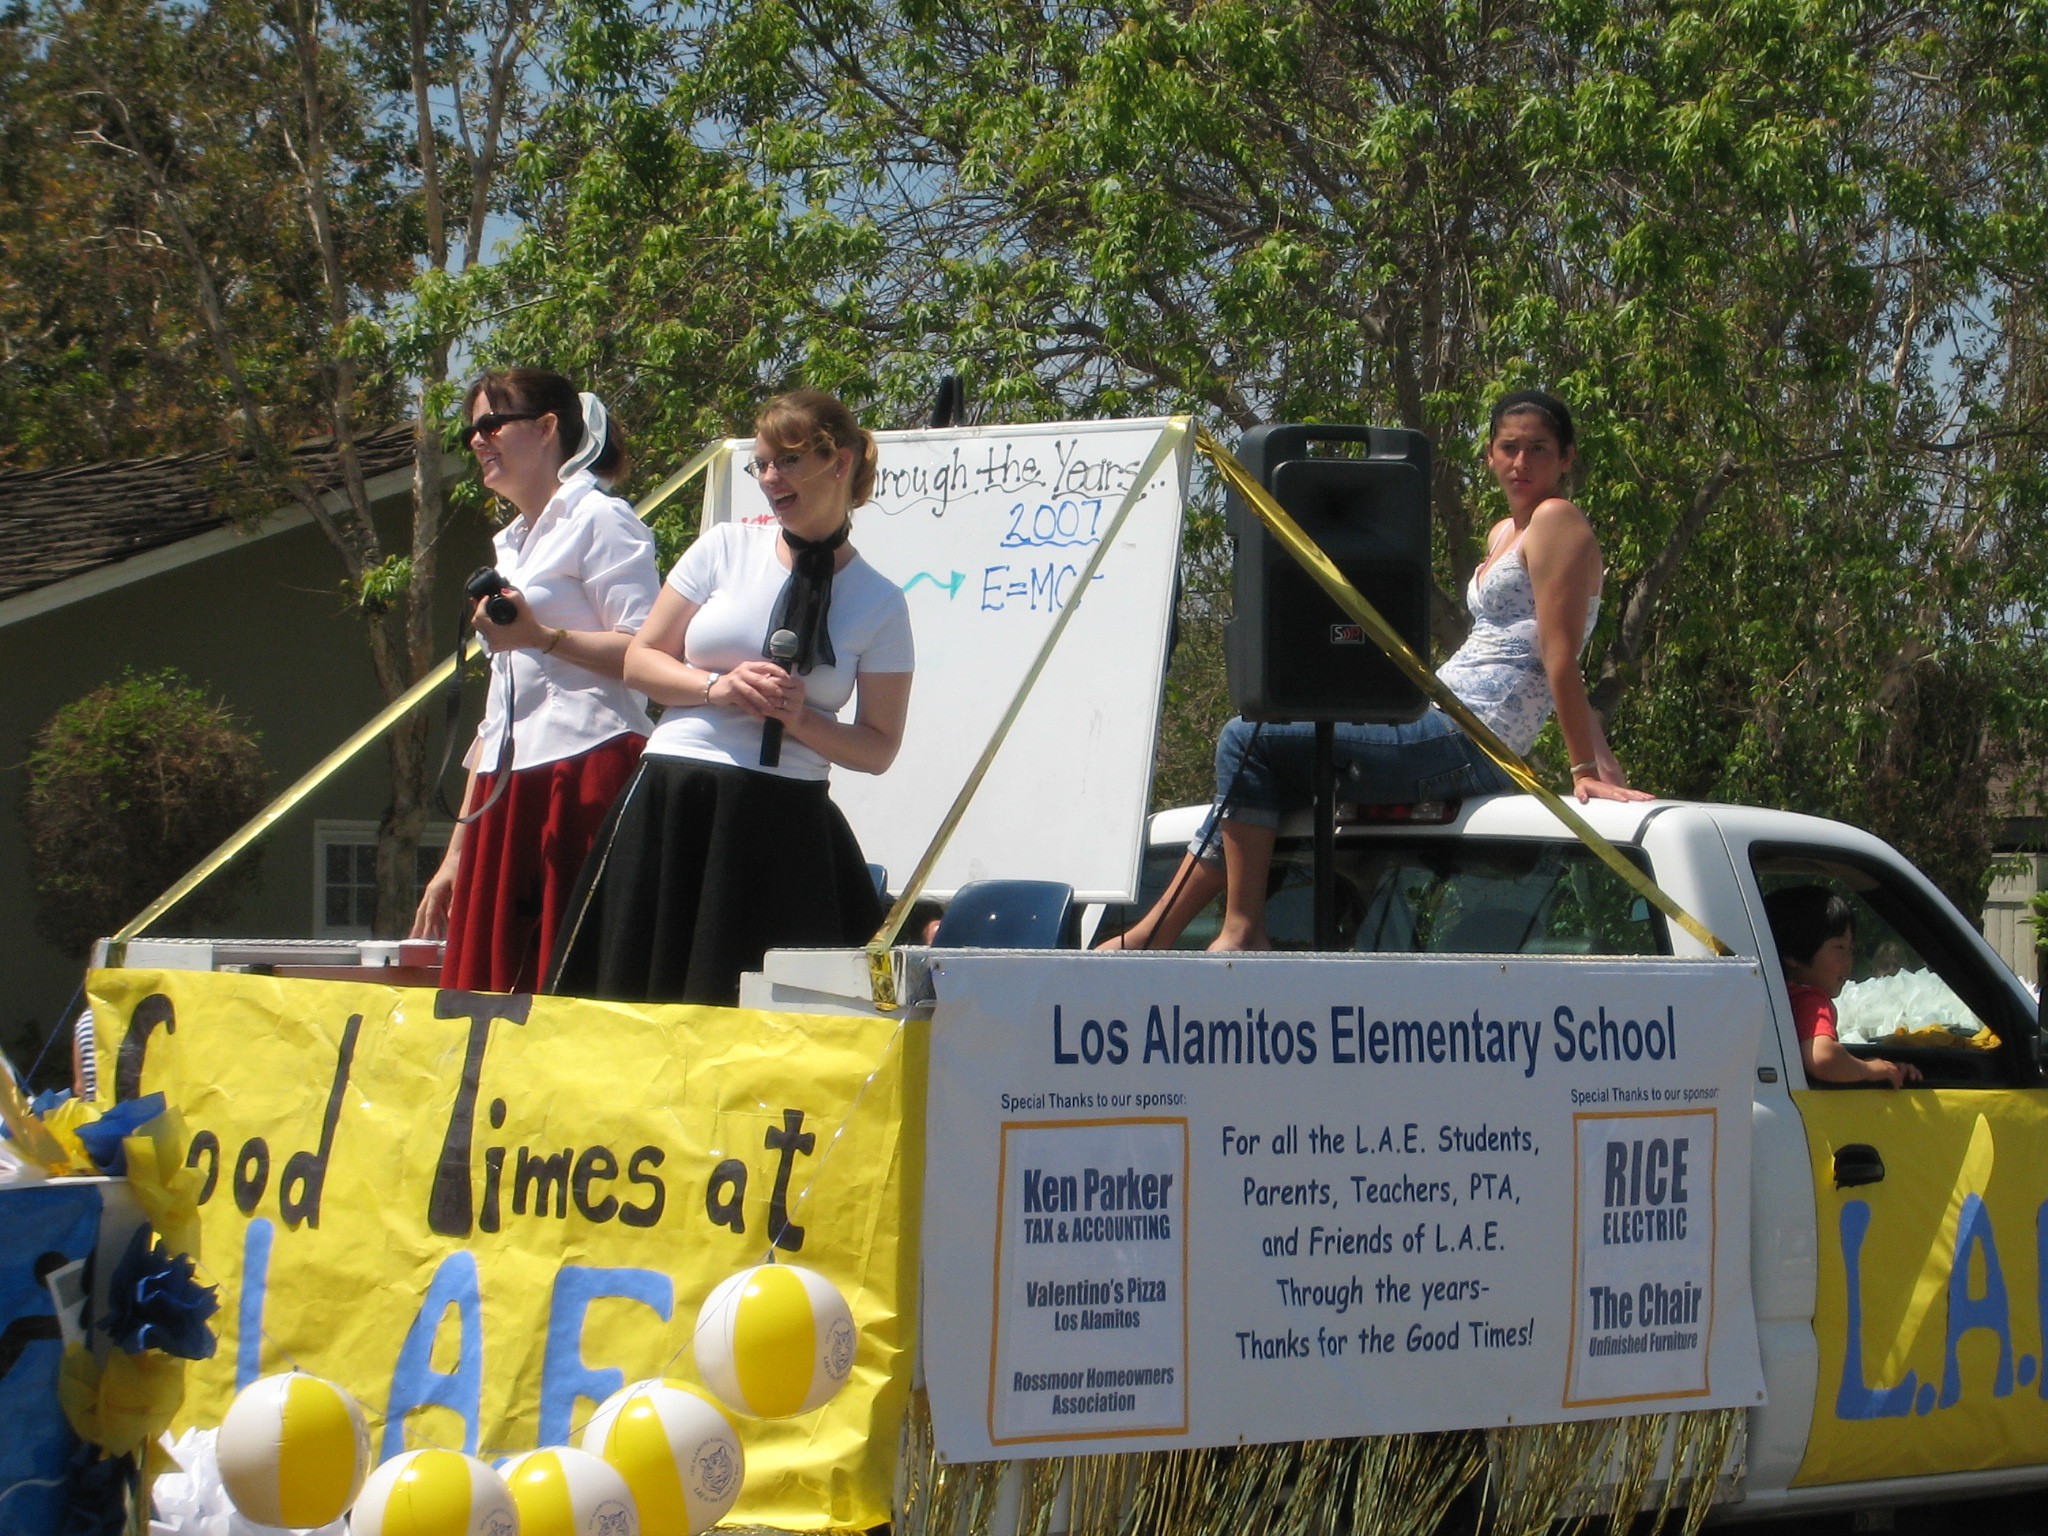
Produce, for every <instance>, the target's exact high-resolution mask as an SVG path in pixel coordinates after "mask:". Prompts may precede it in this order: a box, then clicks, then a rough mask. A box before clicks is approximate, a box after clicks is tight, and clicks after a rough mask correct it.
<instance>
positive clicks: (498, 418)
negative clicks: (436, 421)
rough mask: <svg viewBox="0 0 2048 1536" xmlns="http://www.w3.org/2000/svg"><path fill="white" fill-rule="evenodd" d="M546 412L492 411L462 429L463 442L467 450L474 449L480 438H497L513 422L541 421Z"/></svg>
mask: <svg viewBox="0 0 2048 1536" xmlns="http://www.w3.org/2000/svg"><path fill="white" fill-rule="evenodd" d="M547 414H548V413H547V412H546V411H492V412H491V413H490V415H488V416H479V417H477V419H476V420H475V421H472V422H471V423H469V425H468V426H466V427H464V428H463V429H462V434H461V442H462V446H463V447H465V448H474V447H475V446H476V440H477V439H478V438H480V437H496V436H497V435H498V429H499V428H500V427H502V426H504V425H505V424H506V423H507V422H512V421H539V420H540V419H541V417H543V416H545V415H547Z"/></svg>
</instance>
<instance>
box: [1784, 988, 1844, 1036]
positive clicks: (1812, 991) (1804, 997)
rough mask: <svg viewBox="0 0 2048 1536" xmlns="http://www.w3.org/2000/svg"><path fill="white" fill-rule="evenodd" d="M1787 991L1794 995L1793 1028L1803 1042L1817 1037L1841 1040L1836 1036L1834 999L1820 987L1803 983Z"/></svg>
mask: <svg viewBox="0 0 2048 1536" xmlns="http://www.w3.org/2000/svg"><path fill="white" fill-rule="evenodd" d="M1787 990H1788V991H1790V992H1791V994H1792V1027H1793V1028H1794V1029H1795V1030H1797V1031H1798V1033H1799V1038H1800V1039H1801V1040H1811V1039H1813V1038H1814V1037H1815V1036H1816V1035H1826V1036H1827V1037H1828V1038H1829V1039H1830V1040H1836V1039H1838V1038H1839V1037H1838V1036H1837V1035H1836V1034H1835V1000H1834V999H1833V998H1831V997H1829V996H1828V995H1827V993H1825V992H1823V991H1821V989H1820V988H1819V987H1809V986H1807V985H1805V984H1804V983H1802V982H1793V983H1792V984H1791V986H1790V987H1789V988H1787Z"/></svg>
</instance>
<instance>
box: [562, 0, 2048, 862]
mask: <svg viewBox="0 0 2048 1536" xmlns="http://www.w3.org/2000/svg"><path fill="white" fill-rule="evenodd" d="M564 14H565V16H573V17H574V18H576V20H575V21H573V22H572V24H571V25H572V30H573V29H574V28H575V27H578V26H581V27H585V28H587V29H589V30H591V31H593V32H601V31H604V30H605V29H606V28H616V27H618V26H620V25H621V21H620V13H618V12H616V11H613V10H610V9H608V8H606V7H602V6H590V5H587V4H584V5H578V6H575V7H572V8H571V10H570V11H569V12H565V13H564ZM633 16H634V17H635V18H636V19H637V20H638V21H639V22H640V23H642V25H641V26H640V27H639V28H637V29H636V32H637V35H636V36H635V38H634V40H633V43H632V46H633V47H634V48H636V49H640V50H642V53H641V57H655V56H659V57H660V58H662V59H663V60H665V61H667V60H672V61H673V63H672V65H671V66H670V67H668V68H667V69H666V70H665V71H664V75H663V78H661V79H660V80H659V81H658V82H654V81H651V80H649V79H645V78H641V77H639V76H636V75H635V74H634V73H633V72H632V71H631V70H621V69H618V68H616V67H614V66H613V65H612V64H611V63H610V62H608V60H607V59H606V58H604V57H596V56H593V59H592V61H591V70H592V73H591V74H590V75H589V77H588V78H586V79H585V80H583V81H582V82H581V84H580V86H579V89H580V91H581V93H582V94H583V95H584V96H585V97H586V98H587V99H589V100H590V101H592V102H598V103H602V105H603V111H602V113H600V114H598V115H595V116H591V117H587V118H582V119H578V118H574V117H563V118H561V119H558V120H557V130H558V132H559V133H560V135H561V137H562V139H563V141H564V142H565V144H566V145H568V146H569V147H567V148H562V149H558V151H557V153H560V154H562V155H564V156H565V159H564V161H563V162H562V163H565V164H573V163H582V162H579V161H578V159H577V157H578V156H579V155H585V154H587V155H588V156H595V157H601V156H603V155H605V154H606V153H608V152H609V149H610V146H611V145H612V144H614V143H616V142H618V141H619V140H620V139H621V138H623V137H629V136H623V135H619V134H616V133H611V132H607V131H601V130H599V128H598V127H597V125H598V124H599V123H600V122H603V123H607V124H615V123H618V122H620V121H622V120H625V119H627V118H630V119H631V120H633V121H634V122H636V123H637V124H639V125H640V126H639V137H638V138H637V139H635V142H646V141H654V140H659V141H660V142H664V143H667V144H669V145H671V146H674V147H675V151H676V153H678V154H679V155H685V156H686V157H687V158H688V159H689V160H690V161H691V162H692V163H693V164H697V165H703V166H709V167H714V168H715V169H716V173H717V176H718V177H719V178H720V179H719V184H720V185H722V186H725V187H728V188H731V189H733V191H734V193H735V194H736V195H739V196H741V197H742V198H743V206H744V207H745V209H746V211H747V218H746V220H745V221H744V222H743V223H742V221H737V220H735V221H731V228H732V229H735V230H743V231H744V232H743V233H738V234H732V235H730V238H731V241H732V243H731V245H730V247H728V250H727V253H726V256H727V259H726V261H725V263H724V271H725V272H726V273H727V275H728V284H729V286H728V288H727V290H726V293H727V295H728V296H729V297H730V301H731V302H730V308H729V310H728V311H727V315H728V317H729V318H730V319H731V321H732V322H733V324H734V325H735V326H736V327H737V326H738V325H739V324H740V323H741V322H742V321H751V322H752V328H751V329H747V330H745V331H744V332H743V333H742V340H743V341H744V342H745V346H744V347H735V346H727V347H726V349H725V355H726V356H727V357H728V358H730V359H732V360H734V361H736V362H743V363H751V365H752V366H753V367H754V369H755V370H756V373H757V374H758V375H759V377H760V382H761V383H763V384H765V383H768V382H771V381H773V380H779V379H780V378H782V377H786V376H793V375H804V376H807V377H810V378H813V379H816V380H817V381H819V382H821V383H825V384H828V385H834V386H837V387H841V388H845V389H848V390H849V391H851V392H853V393H855V394H857V395H860V396H863V397H864V398H866V399H869V400H872V401H876V402H884V403H887V402H894V403H895V404H896V405H898V406H899V407H900V406H902V405H905V404H907V403H908V402H909V401H910V400H912V399H914V398H915V397H916V396H917V395H918V394H919V393H920V392H921V390H922V388H923V387H924V385H925V382H926V381H927V380H928V379H929V377H930V375H931V373H932V372H933V371H935V368H936V366H937V365H938V360H944V362H945V363H947V364H950V365H954V366H957V367H959V368H960V369H961V371H963V372H964V373H965V374H966V375H967V377H968V379H969V381H970V388H971V393H972V395H973V396H974V397H975V398H977V399H978V400H980V401H982V402H984V408H985V409H986V410H988V411H990V412H993V413H998V414H1001V415H1003V416H1006V417H1011V418H1018V417H1033V416H1041V417H1042V416H1049V415H1095V414H1110V413H1131V412H1135V411H1153V410H1162V409H1193V410H1196V411H1198V412H1200V413H1201V414H1203V415H1204V416H1206V417H1207V418H1208V419H1209V420H1210V421H1212V422H1213V423H1215V424H1217V425H1218V426H1220V427H1238V428H1243V427H1249V426H1252V425H1254V424H1257V423H1259V422H1263V421H1268V420H1276V419H1296V420H1300V419H1307V420H1317V419H1324V420H1328V419H1342V420H1360V419H1367V420H1379V421H1389V422H1396V423H1399V424H1402V425H1406V426H1410V427H1414V428H1417V429H1419V430H1421V431H1423V432H1425V433H1426V434H1428V435H1429V436H1430V438H1431V439H1432V441H1433V442H1434V443H1435V445H1436V450H1437V467H1436V474H1435V482H1434V485H1433V488H1432V489H1433V498H1434V510H1435V514H1436V520H1437V525H1438V527H1439V528H1440V529H1441V531H1442V535H1443V541H1442V546H1441V549H1440V565H1439V577H1440V581H1441V593H1440V598H1441V600H1440V602H1439V604H1438V631H1439V639H1440V640H1441V641H1442V642H1443V643H1445V644H1449V643H1453V642H1455V641H1456V640H1457V639H1458V638H1459V637H1460V635H1461V633H1462V629H1463V610H1462V604H1461V603H1459V602H1457V601H1455V600H1454V594H1456V593H1457V592H1459V591H1460V590H1461V589H1462V586H1463V583H1464V580H1465V578H1466V576H1467V575H1468V574H1469V572H1470V570H1471V569H1472V567H1473V565H1474V563H1475V560H1476V557H1477V555H1478V553H1479V548H1480V541H1479V534H1480V532H1481V530H1482V529H1483V528H1484V527H1485V526H1486V524H1487V523H1488V522H1489V521H1490V520H1491V517H1492V516H1494V515H1497V509H1491V508H1490V507H1489V497H1490V494H1491V493H1490V490H1489V488H1487V487H1486V486H1485V485H1484V477H1483V475H1478V474H1475V470H1476V469H1477V458H1476V450H1477V439H1478V436H1479V433H1480V431H1481V428H1482V426H1483V420H1484V417H1483V411H1484V408H1485V404H1486V402H1487V400H1488V399H1489V398H1490V397H1491V396H1492V395H1494V394H1495V393H1497V392H1498V391H1499V390H1500V389H1502V388H1503V387H1506V386H1508V385H1512V384H1517V383H1525V382H1542V383H1546V384H1550V385H1552V386H1553V387H1556V388H1558V389H1559V390H1560V391H1561V392H1563V393H1564V394H1566V395H1567V396H1568V397H1569V398H1571V399H1572V400H1574V402H1575V403H1576V404H1577V405H1578V407H1579V408H1580V411H1581V413H1582V416H1583V418H1584V426H1585V433H1584V449H1583V461H1584V465H1585V476H1584V488H1583V500H1584V501H1585V503H1586V505H1587V507H1588V509H1589V511H1590V512H1591V514H1592V515H1593V517H1594V520H1595V522H1596V525H1597V526H1598V527H1599V528H1600V529H1601V531H1602V534H1603V538H1604V540H1605V544H1606V549H1607V553H1608V558H1609V565H1610V575H1609V583H1608V591H1607V604H1606V617H1605V618H1604V620H1603V624H1602V627H1601V630H1600V632H1599V635H1598V636H1597V638H1596V642H1595V646H1594V650H1593V655H1592V659H1591V668H1592V671H1593V674H1594V676H1595V679H1596V699H1597V701H1598V703H1599V704H1600V706H1601V707H1602V708H1603V709H1604V710H1605V711H1607V712H1608V713H1609V714H1610V716H1611V717H1612V726H1613V731H1614V734H1615V736H1616V738H1617V740H1618V742H1619V743H1620V744H1621V746H1622V748H1623V750H1624V754H1625V755H1626V756H1628V757H1630V758H1631V759H1632V760H1633V761H1634V762H1635V764H1636V766H1637V770H1638V774H1639V777H1640V778H1641V779H1642V780H1644V781H1645V782H1648V783H1651V784H1653V785H1655V786H1657V787H1660V788H1665V789H1670V790H1676V791H1681V792H1690V793H1712V794H1720V795H1724V796H1731V797H1734V798H1743V799H1754V798H1771V799H1774V800H1777V801H1779V802H1780V803H1786V804H1792V805H1796V806H1800V807H1802V808H1806V809H1813V810H1823V811H1828V812H1832V813H1834V814H1841V815H1847V816H1849V817H1850V818H1851V819H1854V820H1859V821H1863V822H1866V823H1868V824H1870V825H1873V826H1874V827H1876V828H1877V829H1878V830H1879V831H1880V832H1882V833H1884V834H1886V835H1888V836H1890V837H1892V838H1894V839H1895V840H1897V841H1900V842H1902V843H1904V844H1905V845H1906V846H1907V847H1908V848H1909V850H1911V851H1913V852H1915V853H1916V854H1919V855H1920V856H1922V857H1923V858H1926V859H1927V860H1928V861H1929V862H1930V864H1931V865H1932V866H1933V867H1934V868H1935V869H1936V872H1937V874H1938V876H1939V878H1941V879H1942V881H1943V883H1944V884H1946V885H1947V886H1948V887H1949V888H1950V890H1951V891H1952V892H1954V893H1955V894H1957V895H1958V896H1959V897H1961V898H1962V899H1964V900H1965V901H1968V900H1970V899H1972V897H1973V896H1974V895H1980V894H1981V881H1982V869H1983V865H1984V862H1985V861H1984V859H1983V857H1982V854H1983V849H1984V846H1985V843H1986V838H1987V836H1988V830H1989V821H1988V818H1987V817H1986V815H1985V814H1984V809H1983V807H1984V804H1985V796H1984V789H1985V785H1986V783H1987V782H1988V777H1989V774H1990V773H1991V772H1992V771H1993V769H1994V768H1995V767H1996V766H1997V764H1998V763H1999V762H2001V761H2003V760H2005V759H2007V758H2009V757H2011V756H2012V755H2013V754H2014V753H2017V752H2021V751H2024V750H2030V749H2031V748H2032V746H2033V744H2034V743H2036V742H2037V741H2038V740H2039V735H2040V726H2041V720H2040V705H2039V702H2038V701H2039V700H2040V699H2041V698H2042V697H2043V695H2044V690H2043V689H2042V688H2041V687H2040V677H2039V667H2038V664H2037V662H2036V660H2035V655H2036V652H2035V648H2034V646H2033V644H2032V640H2033V637H2034V633H2035V630H2036V629H2037V627H2038V622H2039V616H2040V612H2041V607H2042V602H2043V597H2044V594H2048V581H2044V579H2043V577H2044V574H2048V573H2044V572H2043V571H2042V570H2041V569H2040V565H2039V559H2038V557H2037V555H2036V551H2035V548H2034V547H2033V546H2035V545H2037V544H2038V541H2037V540H2033V539H2031V538H2030V537H2028V536H2027V530H2028V529H2029V527H2030V526H2031V524H2032V523H2034V522H2036V521H2038V516H2039V508H2040V504H2041V498H2040V494H2039V489H2040V467H2041V450H2042V446H2043V439H2042V435H2041V433H2042V418H2041V413H2040V411H2039V408H2038V399H2039V391H2038V384H2037V375H2038V371H2039V370H2038V362H2037V360H2036V359H2037V357H2038V348H2037V346H2036V345H2035V341H2034V338H2035V337H2036V336H2037V334H2038V330H2039V323H2038V317H2039V311H2040V305H2039V295H2038V291H2037V278H2036V274H2037V273H2038V272H2039V270H2040V262H2039V259H2038V256H2039V248H2040V244H2041V227H2042V226H2041V220H2042V214H2041V208H2042V199H2041V196H2040V192H2041V190H2042V189H2041V173H2040V152H2041V148H2042V146H2043V142H2044V140H2043V134H2042V122H2041V110H2042V109H2041V105H2040V103H2041V102H2042V101H2043V100H2044V97H2043V93H2042V92H2041V90H2040V89H2039V86H2040V84H2041V78H2042V74H2043V60H2044V57H2048V55H2044V50H2043V46H2042V43H2043V38H2042V16H2043V13H2042V10H2041V8H2040V7H2039V6H2036V5H2027V6H2020V7H2004V8H1987V7H1978V6H1974V5H1968V4H1957V5H1949V6H1943V7H1936V8H1927V7H1918V6H1912V7H1909V6H1905V5H1898V4H1882V3H1878V4H1872V3H1861V0H1858V3H1852V4H1849V5H1846V6H1843V5H1828V6H1820V5H1817V4H1814V3H1811V0H1763V3H1759V4H1755V5H1747V6H1744V7H1741V8H1739V9H1738V10H1737V11H1735V12H1729V11H1727V10H1726V9H1725V8H1724V7H1718V6H1716V7H1708V6H1704V5H1700V4H1696V3H1640V0H1605V3H1603V0H1561V3H1550V4H1535V3H1514V0H1508V3H1445V0H1432V3H1425V0H1397V3H1367V0H1311V3H1309V4H1306V5H1304V6H1301V7H1297V8H1294V9H1292V10H1289V11H1286V12H1284V13H1275V12H1274V11H1273V10H1272V8H1271V7H1268V6H1262V5H1257V4H1252V3H1249V0H1210V3H1200V4H1197V3H1187V0H1179V3H1141V4H1135V5H1128V6H1123V7H1116V8H1112V7H1107V6H1092V5H1075V4H1066V3H1063V4H1060V5H1056V6H1054V5H1042V4H1032V3H1028V0H1027V3H1024V4H1017V3H1014V0H895V3H885V4H873V3H863V4H853V3H850V0H720V3H715V4H712V5H709V6H695V7H690V8H688V9H681V8H678V9H674V10H662V9H658V8H657V9H643V10H639V11H635V12H634V13H633ZM617 216H619V217H622V218H623V219H625V221H626V224H627V227H628V228H630V229H631V230H635V231H646V232H650V233H651V232H654V231H656V230H658V229H661V228H662V227H663V221H662V220H659V219H654V218H648V217H645V216H642V215H640V214H637V213H635V212H634V211H633V210H632V209H631V208H630V207H627V206H625V205H624V204H621V205H619V210H618V215H617ZM764 222H770V223H772V229H771V231H770V234H771V236H772V240H773V242H774V243H775V244H776V245H777V247H778V249H779V250H780V251H784V252H787V251H796V250H802V251H804V252H805V253H806V255H805V257H804V259H802V260H794V261H790V262H787V263H785V264H784V265H782V266H780V267H776V266H774V265H772V264H768V263H760V262H756V261H755V260H754V259H753V253H755V252H757V251H758V250H759V249H760V247H761V243H762V236H761V234H760V229H761V226H762V225H763V223H764ZM688 227H689V229H690V231H691V232H692V238H693V239H694V240H695V241H696V244H695V246H694V247H693V249H694V250H695V251H697V252H698V253H700V254H702V255H704V256H706V257H707V258H708V259H709V260H710V262H711V265H712V271H713V274H714V276H713V277H712V278H711V279H707V278H705V277H704V276H702V275H697V276H695V277H694V283H695V286H692V287H688V288H686V289H684V290H683V294H684V296H682V297H679V298H677V299H676V300H675V301H674V304H673V306H672V308H667V309H665V308H664V306H663V303H662V301H661V300H660V298H659V297H658V296H656V297H654V298H653V299H652V300H651V302H650V304H649V306H648V309H647V313H648V316H649V319H650V321H651V322H653V323H654V324H655V325H656V326H658V323H659V320H660V317H661V316H662V315H663V314H666V313H684V314H687V313H690V312H691V311H692V307H693V306H695V305H698V304H700V303H701V302H702V299H701V295H702V294H703V292H704V284H705V283H706V282H707V281H715V273H716V271H717V253H715V252H710V251H707V249H706V244H707V241H708V239H709V237H710V234H711V226H710V225H709V223H708V222H707V221H705V220H701V219H699V220H696V221H694V222H691V223H690V224H689V226H688ZM566 249H567V248H566V247H558V248H556V250H555V251H554V252H553V253H551V256H552V257H553V258H554V259H552V260H551V261H550V262H549V263H547V264H545V270H544V271H543V270H542V268H536V269H534V271H533V273H532V274H531V276H532V279H533V280H534V281H535V282H536V287H535V291H536V292H538V291H540V290H541V289H542V288H546V289H548V290H549V291H553V292H564V293H566V292H572V291H574V290H575V289H576V288H577V285H578V284H582V283H585V282H586V281H588V280H589V279H590V278H591V277H592V276H594V275H595V274H597V273H599V272H601V271H602V269H601V268H600V267H598V266H597V265H596V264H594V263H592V262H590V261H588V260H585V259H579V258H576V257H574V256H573V255H571V256H569V257H568V258H567V259H562V258H563V255H564V253H565V252H566ZM701 270H702V269H701V267H700V268H699V269H698V271H699V272H700V273H701ZM684 280H685V281H686V282H688V281H690V280H691V276H690V274H685V277H684ZM585 291H586V292H590V291H594V290H591V289H586V290H585ZM603 291H605V292H606V293H607V294H609V293H611V292H613V291H615V289H614V288H613V287H606V288H605V289H604V290H603ZM636 313H637V311H636ZM681 334H685V335H688V336H689V337H690V338H691V339H692V340H693V341H695V340H698V339H700V338H701V339H703V340H705V341H707V342H708V343H709V344H710V345H711V346H712V347H713V348H714V349H716V348H717V347H718V346H719V344H720V341H721V339H722V338H721V337H719V336H717V335H715V334H710V335H707V334H706V332H705V331H704V330H703V329H702V328H689V329H686V330H685V331H684V332H682V333H681ZM1201 526H1202V532H1203V533H1205V534H1207V535H1209V536H1210V537H1213V536H1214V534H1215V528H1214V524H1213V522H1211V523H1207V524H1204V525H1201ZM1208 611H1209V612H1211V613H1213V608H1211V609H1210V610H1208ZM1168 734H1169V736H1172V735H1173V734H1174V733H1173V732H1172V731H1171V730H1169V733H1168ZM1183 734H1186V733H1183ZM1176 771H1179V770H1176ZM1937 807H1938V813H1937V810H1936V808H1937Z"/></svg>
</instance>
